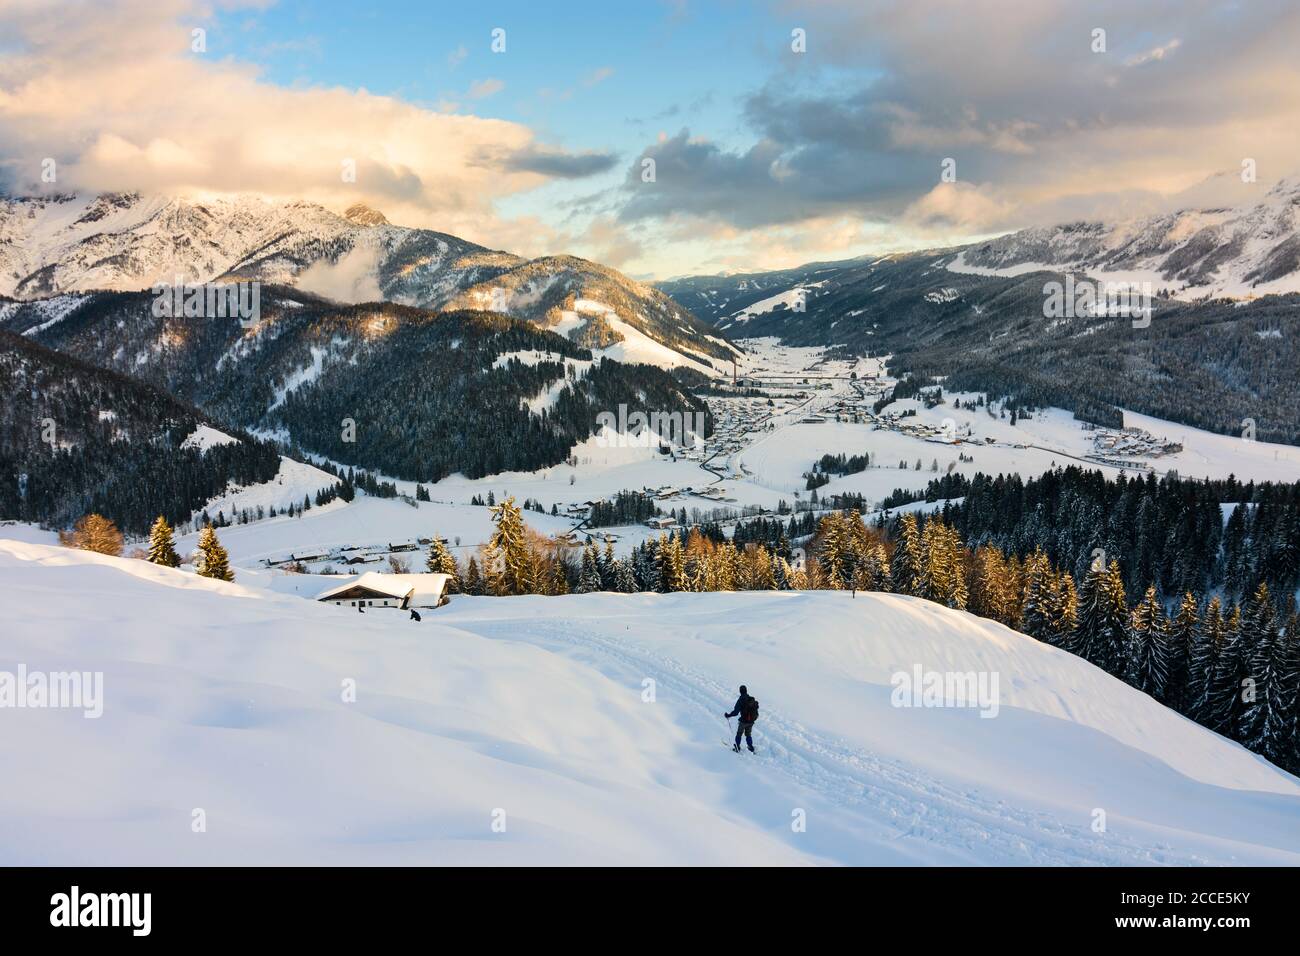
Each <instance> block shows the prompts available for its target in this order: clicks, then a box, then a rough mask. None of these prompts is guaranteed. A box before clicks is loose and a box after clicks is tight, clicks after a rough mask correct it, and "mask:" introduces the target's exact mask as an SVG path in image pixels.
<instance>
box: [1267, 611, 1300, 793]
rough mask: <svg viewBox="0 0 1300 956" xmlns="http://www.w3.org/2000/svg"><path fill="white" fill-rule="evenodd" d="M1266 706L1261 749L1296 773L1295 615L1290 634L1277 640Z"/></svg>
mask: <svg viewBox="0 0 1300 956" xmlns="http://www.w3.org/2000/svg"><path fill="white" fill-rule="evenodd" d="M1265 706H1266V708H1267V709H1266V710H1265V713H1264V727H1263V729H1262V731H1261V733H1260V750H1259V752H1260V753H1262V754H1263V755H1264V756H1265V757H1267V758H1268V759H1269V760H1271V761H1273V763H1275V764H1277V765H1278V766H1279V767H1283V768H1285V769H1287V770H1291V771H1292V772H1294V771H1295V770H1296V769H1297V768H1298V767H1300V753H1297V746H1298V745H1300V736H1297V727H1296V721H1297V716H1298V715H1300V710H1297V708H1300V635H1297V634H1296V628H1295V619H1294V618H1292V619H1291V623H1290V624H1289V625H1288V627H1287V633H1285V634H1282V635H1279V637H1278V639H1277V641H1276V642H1275V643H1274V649H1273V661H1272V666H1271V669H1270V674H1269V682H1268V693H1267V696H1266V700H1265Z"/></svg>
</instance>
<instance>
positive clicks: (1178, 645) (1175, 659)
mask: <svg viewBox="0 0 1300 956" xmlns="http://www.w3.org/2000/svg"><path fill="white" fill-rule="evenodd" d="M1200 629H1201V619H1200V610H1199V608H1198V607H1197V605H1196V597H1195V595H1193V594H1192V592H1191V591H1188V592H1187V593H1185V594H1184V595H1183V600H1182V603H1181V604H1179V605H1178V613H1176V614H1175V615H1174V619H1173V620H1172V621H1171V622H1170V624H1169V653H1170V657H1169V683H1168V685H1167V689H1166V691H1165V703H1167V704H1168V705H1169V706H1170V707H1173V708H1174V709H1175V710H1178V711H1181V712H1182V713H1184V714H1187V713H1188V711H1189V709H1190V707H1191V701H1190V700H1189V697H1190V696H1191V695H1190V694H1189V692H1188V688H1189V686H1190V685H1189V680H1190V678H1191V668H1192V655H1193V652H1194V651H1195V650H1196V649H1197V645H1198V642H1199V640H1200Z"/></svg>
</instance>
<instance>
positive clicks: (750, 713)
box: [740, 697, 758, 724]
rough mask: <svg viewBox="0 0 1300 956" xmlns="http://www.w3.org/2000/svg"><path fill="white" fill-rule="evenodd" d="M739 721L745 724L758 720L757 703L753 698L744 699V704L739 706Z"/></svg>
mask: <svg viewBox="0 0 1300 956" xmlns="http://www.w3.org/2000/svg"><path fill="white" fill-rule="evenodd" d="M740 719H741V720H743V721H744V722H745V723H747V724H752V723H753V722H754V721H756V720H758V701H757V700H756V699H755V698H753V697H746V698H745V702H744V703H743V704H741V705H740Z"/></svg>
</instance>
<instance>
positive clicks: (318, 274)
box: [297, 246, 384, 303]
mask: <svg viewBox="0 0 1300 956" xmlns="http://www.w3.org/2000/svg"><path fill="white" fill-rule="evenodd" d="M378 268H379V249H378V247H376V246H357V247H355V248H353V249H352V250H350V251H349V252H347V253H346V254H345V255H342V256H340V257H339V259H338V261H337V262H330V261H329V260H326V259H321V260H319V261H317V262H314V263H312V264H311V265H310V266H308V267H307V268H306V269H304V270H303V271H302V272H300V273H298V281H297V285H298V287H299V288H300V289H303V290H305V291H307V292H313V293H315V294H316V295H321V296H324V297H325V298H327V299H333V300H334V301H335V302H347V303H355V302H378V301H380V300H382V299H383V297H384V295H383V293H382V292H381V291H380V290H379V281H378V280H377V279H376V278H375V276H376V275H377V274H378Z"/></svg>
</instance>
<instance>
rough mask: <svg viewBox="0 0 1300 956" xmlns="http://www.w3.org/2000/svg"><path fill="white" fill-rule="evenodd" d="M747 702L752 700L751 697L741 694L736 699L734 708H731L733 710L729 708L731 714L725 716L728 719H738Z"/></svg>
mask: <svg viewBox="0 0 1300 956" xmlns="http://www.w3.org/2000/svg"><path fill="white" fill-rule="evenodd" d="M747 700H753V697H752V695H750V694H741V695H740V696H739V697H737V698H736V706H735V707H733V708H731V713H729V714H727V716H728V717H738V716H740V712H741V711H742V710H744V709H745V701H747Z"/></svg>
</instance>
